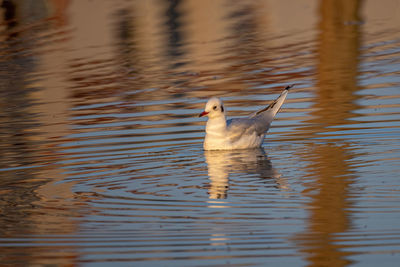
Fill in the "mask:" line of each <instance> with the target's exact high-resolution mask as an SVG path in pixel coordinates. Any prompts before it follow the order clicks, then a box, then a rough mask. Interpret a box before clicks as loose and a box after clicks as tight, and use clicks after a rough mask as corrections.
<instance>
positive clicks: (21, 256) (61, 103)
mask: <svg viewBox="0 0 400 267" xmlns="http://www.w3.org/2000/svg"><path fill="white" fill-rule="evenodd" d="M3 2H8V4H6V5H13V8H15V14H18V15H19V16H15V17H7V18H6V19H8V21H9V22H10V23H8V26H9V27H8V28H7V30H8V31H9V32H10V34H8V35H7V37H6V38H7V42H6V43H3V46H2V47H1V48H2V49H4V50H6V51H8V55H7V57H6V58H3V59H2V60H1V61H0V64H1V65H0V75H1V77H0V82H1V84H0V95H1V96H2V97H0V112H1V114H2V116H0V125H1V133H0V136H1V139H2V142H1V144H0V168H1V169H2V172H1V173H0V188H1V190H0V225H1V226H2V227H1V228H0V236H1V237H2V238H4V239H6V240H2V244H1V245H2V248H1V250H2V255H1V256H0V258H1V262H2V264H8V263H12V264H13V265H18V266H32V265H36V264H57V265H63V266H68V265H73V264H74V263H75V260H76V258H77V257H78V256H77V255H78V253H77V252H76V249H75V248H74V247H73V246H70V245H54V244H52V243H53V241H52V240H51V238H49V239H48V237H49V236H51V235H53V234H57V235H67V236H70V235H76V233H77V229H78V226H77V224H76V221H74V220H69V218H76V217H79V213H80V208H79V205H76V204H75V203H74V199H75V197H74V194H73V193H72V186H73V185H74V183H59V182H60V181H63V180H64V179H65V175H64V174H63V172H64V170H63V169H62V166H61V165H60V164H58V162H59V161H61V160H62V157H63V153H62V151H60V150H59V145H60V144H61V143H63V139H62V138H63V137H64V136H66V135H68V134H70V132H69V130H68V128H69V127H68V117H67V115H66V114H68V109H69V106H68V105H67V103H68V102H66V101H65V98H67V95H68V94H67V92H66V86H65V84H64V83H63V77H60V75H58V76H57V75H48V76H47V75H46V74H47V73H48V70H54V69H56V68H57V67H58V66H60V63H63V62H60V61H62V59H63V56H62V55H63V53H62V48H63V47H62V45H61V43H57V45H61V47H58V49H54V50H51V51H47V53H45V54H43V55H41V57H40V59H41V62H40V63H41V64H37V56H38V55H40V54H41V53H40V49H41V48H42V47H41V46H40V45H38V42H40V41H39V40H38V37H39V36H40V34H41V31H39V30H37V31H34V30H32V29H31V30H32V31H30V30H26V29H17V28H14V27H16V26H18V25H20V24H24V23H26V21H24V20H27V19H38V20H40V19H41V18H42V17H45V16H49V12H50V11H49V10H48V9H47V8H46V6H41V5H38V6H37V7H38V9H36V10H35V12H32V14H33V15H32V16H29V15H27V14H25V13H24V12H27V10H29V8H28V6H25V4H24V3H23V2H18V3H17V4H15V3H14V2H11V1H3ZM3 4H4V3H3ZM3 8H6V7H4V6H3ZM8 8H10V7H8ZM27 8H28V9H27ZM7 12H9V11H7ZM11 22H13V23H11ZM57 25H58V24H57ZM36 26H38V28H42V29H45V30H50V28H52V26H54V25H52V24H45V25H42V24H41V25H39V24H37V25H36ZM25 30H26V31H25ZM51 30H55V31H57V30H58V28H57V27H55V28H54V29H51ZM17 36H18V37H23V38H26V39H25V40H24V42H22V41H21V40H20V39H17V38H15V37H17ZM53 37H54V36H52V35H49V38H53ZM21 50H22V51H25V53H19V51H21ZM3 65H4V66H3ZM61 65H62V64H61ZM38 73H42V74H45V76H46V78H44V79H38V78H35V74H38ZM56 74H57V73H56ZM26 236H29V237H30V238H29V239H28V240H25V242H23V243H21V241H18V240H15V239H24V238H26ZM7 238H10V240H9V241H7ZM37 243H39V244H41V247H38V246H37V245H36V244H37ZM46 243H47V246H48V247H46Z"/></svg>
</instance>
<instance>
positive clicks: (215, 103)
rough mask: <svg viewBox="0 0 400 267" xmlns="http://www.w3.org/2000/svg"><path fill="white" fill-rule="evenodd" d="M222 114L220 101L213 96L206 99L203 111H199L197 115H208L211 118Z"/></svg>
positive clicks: (222, 107) (222, 106) (223, 112)
mask: <svg viewBox="0 0 400 267" xmlns="http://www.w3.org/2000/svg"><path fill="white" fill-rule="evenodd" d="M224 115H225V110H224V105H223V103H222V101H221V100H220V99H219V98H217V97H213V98H210V100H208V102H207V104H206V107H205V108H204V111H203V112H202V113H200V115H199V117H203V116H208V117H209V118H210V119H212V118H217V117H221V116H224Z"/></svg>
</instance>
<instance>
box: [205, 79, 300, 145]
mask: <svg viewBox="0 0 400 267" xmlns="http://www.w3.org/2000/svg"><path fill="white" fill-rule="evenodd" d="M293 86H294V85H289V86H286V88H285V90H283V92H282V93H281V95H280V96H279V97H278V98H277V99H275V100H274V101H273V102H272V103H271V104H269V105H268V106H267V107H265V108H263V109H261V110H259V111H257V112H255V113H253V114H251V115H250V116H248V117H244V118H234V119H230V120H226V118H225V108H224V105H223V103H222V101H221V100H220V99H219V98H217V97H212V98H210V99H209V100H208V102H207V104H206V106H205V109H204V111H203V112H202V113H200V115H199V117H203V116H208V121H207V125H206V136H205V138H204V143H203V147H204V150H232V149H247V148H257V147H261V145H262V143H263V142H264V137H265V134H266V133H267V131H268V129H269V126H270V124H271V122H272V120H273V119H274V117H275V115H276V113H278V111H279V110H280V108H281V106H282V104H283V102H284V101H285V99H286V96H287V94H288V92H289V89H290V88H292V87H293Z"/></svg>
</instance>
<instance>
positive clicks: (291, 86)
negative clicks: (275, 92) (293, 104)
mask: <svg viewBox="0 0 400 267" xmlns="http://www.w3.org/2000/svg"><path fill="white" fill-rule="evenodd" d="M295 85H296V84H295V83H294V84H291V85H288V86H286V87H285V90H288V91H289V90H290V89H292V88H293V86H295Z"/></svg>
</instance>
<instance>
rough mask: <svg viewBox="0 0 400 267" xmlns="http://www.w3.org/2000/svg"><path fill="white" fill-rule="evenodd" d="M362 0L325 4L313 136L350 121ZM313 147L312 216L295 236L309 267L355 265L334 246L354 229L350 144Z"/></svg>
mask: <svg viewBox="0 0 400 267" xmlns="http://www.w3.org/2000/svg"><path fill="white" fill-rule="evenodd" d="M360 8H361V3H360V1H357V0H354V1H347V0H343V1H335V0H328V1H321V3H320V8H319V13H320V17H321V21H320V24H319V30H320V34H319V37H318V44H317V46H318V48H317V52H318V53H317V60H318V62H317V88H318V91H317V92H316V95H317V96H316V98H315V104H314V106H313V109H312V110H313V112H312V113H311V115H312V116H313V117H312V119H311V120H310V124H311V125H312V126H310V127H309V128H310V129H309V130H310V131H311V132H312V133H314V134H315V133H321V132H328V131H330V127H332V126H336V125H344V124H347V123H348V119H349V118H351V117H352V116H353V115H352V112H353V111H354V110H356V109H357V108H358V107H357V105H356V104H355V101H356V98H357V96H356V95H355V94H354V92H356V91H357V90H358V87H357V77H358V65H359V49H360V29H359V21H360V16H359V12H360ZM326 140H327V142H325V143H322V144H309V145H308V151H307V152H306V153H304V155H302V157H304V158H306V159H307V160H308V161H309V162H310V163H309V165H308V167H307V168H306V170H307V171H308V172H309V174H310V178H311V180H312V182H308V183H306V187H307V189H306V190H305V191H304V194H306V195H307V196H308V197H309V198H310V199H311V200H310V202H309V203H308V206H309V207H308V209H309V210H310V215H309V218H308V223H307V227H306V230H305V232H304V233H301V234H299V235H297V236H296V240H298V242H299V243H300V244H301V245H302V247H303V248H302V249H301V251H303V252H305V253H306V258H307V260H308V261H309V265H310V266H326V265H329V266H346V265H348V264H350V263H351V261H350V260H349V259H348V258H347V256H348V255H349V254H350V253H349V252H344V251H343V250H342V247H341V246H340V245H338V244H336V243H335V240H336V236H337V234H339V233H345V232H346V231H349V230H350V228H351V212H350V208H351V207H352V205H353V200H352V199H351V197H350V190H351V185H352V184H353V182H354V171H353V170H352V166H351V163H350V162H351V159H352V158H353V157H354V153H353V152H352V150H351V144H349V143H348V142H346V141H344V140H337V139H335V140H329V139H326Z"/></svg>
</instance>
